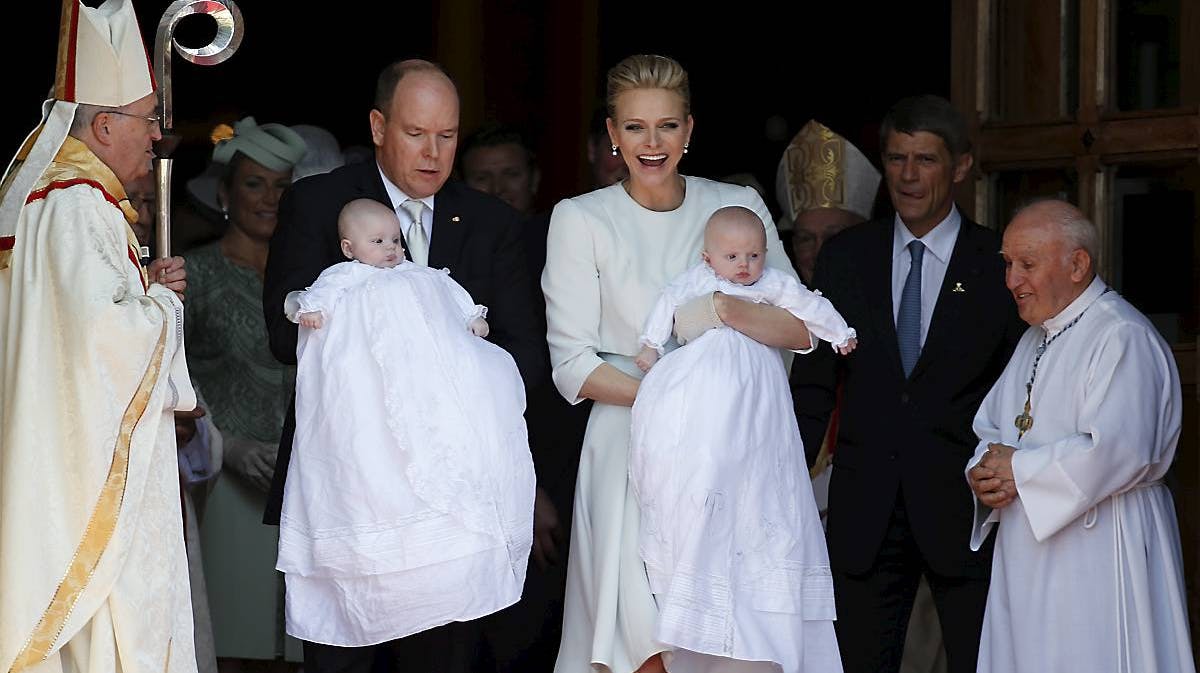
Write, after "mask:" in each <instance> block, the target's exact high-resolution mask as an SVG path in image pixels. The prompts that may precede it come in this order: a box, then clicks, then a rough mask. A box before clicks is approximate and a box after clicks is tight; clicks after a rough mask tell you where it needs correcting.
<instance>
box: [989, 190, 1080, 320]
mask: <svg viewBox="0 0 1200 673" xmlns="http://www.w3.org/2000/svg"><path fill="white" fill-rule="evenodd" d="M1098 248H1099V236H1098V235H1097V233H1096V226H1095V225H1094V224H1092V223H1091V222H1090V221H1089V220H1088V219H1087V218H1086V217H1084V215H1083V213H1082V212H1080V211H1079V209H1078V208H1076V207H1075V206H1072V205H1071V204H1069V203H1066V202H1065V201H1038V202H1035V203H1032V204H1030V205H1028V206H1026V207H1024V208H1022V209H1021V210H1020V211H1018V212H1017V214H1016V216H1015V217H1013V220H1012V222H1011V223H1009V225H1008V228H1007V229H1005V230H1004V245H1003V247H1002V249H1001V254H1002V255H1003V256H1004V261H1005V265H1006V267H1007V271H1006V275H1005V280H1006V282H1007V284H1008V289H1009V290H1010V291H1011V292H1012V294H1013V299H1014V300H1015V301H1016V302H1017V312H1018V313H1020V315H1021V319H1022V320H1024V321H1025V322H1027V323H1029V324H1030V325H1040V324H1042V323H1044V322H1045V321H1046V320H1048V319H1049V318H1052V317H1054V316H1056V315H1058V314H1059V313H1060V312H1061V311H1062V310H1063V309H1065V308H1066V307H1067V306H1068V305H1070V303H1071V302H1072V301H1074V300H1075V298H1076V297H1078V296H1079V295H1081V294H1083V291H1084V290H1086V289H1087V286H1088V285H1089V284H1091V282H1092V279H1093V278H1095V276H1096V266H1095V263H1096V251H1097V249H1098Z"/></svg>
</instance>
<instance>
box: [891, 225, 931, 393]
mask: <svg viewBox="0 0 1200 673" xmlns="http://www.w3.org/2000/svg"><path fill="white" fill-rule="evenodd" d="M908 254H909V255H911V256H912V266H911V267H909V269H908V278H907V279H906V280H905V281H904V290H903V291H902V292H901V293H900V310H899V311H898V312H897V314H896V340H897V341H898V342H899V346H900V364H902V365H903V366H904V375H905V376H906V377H907V376H911V375H912V370H913V367H915V366H917V358H919V357H920V356H921V259H922V258H923V257H924V256H925V244H924V243H922V242H920V241H915V240H914V241H911V242H909V244H908Z"/></svg>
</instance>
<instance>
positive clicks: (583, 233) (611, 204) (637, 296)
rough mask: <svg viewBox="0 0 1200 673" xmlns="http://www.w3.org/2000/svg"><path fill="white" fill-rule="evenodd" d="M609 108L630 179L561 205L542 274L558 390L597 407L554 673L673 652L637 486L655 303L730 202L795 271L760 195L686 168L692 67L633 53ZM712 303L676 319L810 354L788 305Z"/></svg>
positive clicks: (772, 261)
mask: <svg viewBox="0 0 1200 673" xmlns="http://www.w3.org/2000/svg"><path fill="white" fill-rule="evenodd" d="M607 103H608V115H609V117H608V133H609V138H610V140H611V143H612V144H611V151H612V152H614V153H615V154H618V155H620V156H621V157H622V158H623V159H624V161H625V165H626V166H627V167H628V168H629V177H628V178H627V179H625V180H623V181H621V182H619V183H617V184H615V185H612V186H611V187H605V188H603V189H599V190H596V191H594V192H590V193H588V194H584V195H582V196H578V197H575V198H573V199H567V200H565V201H562V202H561V203H559V204H558V205H557V206H556V207H555V209H554V213H553V215H552V217H551V220H550V232H549V236H548V240H547V248H546V269H545V271H544V273H543V274H542V289H543V291H544V292H545V294H546V317H547V323H548V333H547V339H548V341H549V345H550V355H551V364H552V365H553V368H554V369H553V375H554V382H555V385H556V386H557V387H558V390H559V392H560V393H561V394H562V395H563V397H565V398H566V399H567V400H568V401H571V402H578V401H581V400H583V399H591V400H595V402H596V404H595V405H594V406H593V408H592V413H591V418H590V419H589V421H588V429H587V435H586V437H585V439H584V446H583V453H582V456H581V458H580V466H579V481H578V485H577V487H576V491H575V520H574V525H573V528H572V533H571V552H570V560H569V564H568V570H567V593H566V606H565V614H564V617H563V636H562V644H561V645H560V648H559V654H558V661H557V664H556V666H555V671H556V673H591V672H592V671H595V670H600V671H608V672H610V673H632V672H634V671H637V672H638V673H652V672H657V671H663V670H665V668H664V661H663V657H662V656H661V654H662V653H663V652H669V650H670V648H669V647H668V646H666V645H663V644H661V643H659V642H657V641H656V640H655V637H654V633H655V626H656V619H657V610H656V608H655V600H654V596H653V594H652V593H651V590H650V584H649V581H648V580H647V576H646V570H645V566H644V565H643V563H642V560H641V558H640V557H639V555H638V521H639V513H638V509H637V502H636V500H635V499H634V495H633V493H632V491H631V490H630V486H629V478H628V453H629V431H630V406H631V405H632V404H633V400H634V398H635V396H636V395H637V390H638V384H639V382H640V379H641V371H640V370H639V369H638V367H637V366H636V365H635V364H634V358H635V357H636V356H637V354H638V351H639V349H640V346H639V344H638V336H639V333H640V331H641V328H642V324H643V323H644V322H645V319H646V315H647V313H649V311H650V307H651V306H652V305H653V303H654V301H655V299H656V297H657V296H658V294H659V292H660V291H661V290H662V288H663V287H664V286H666V284H667V282H669V281H670V279H672V278H674V277H675V276H677V275H679V274H680V273H682V272H683V271H684V270H685V269H687V268H688V267H690V266H692V265H693V264H694V263H695V262H696V261H697V260H698V259H699V258H700V257H699V255H700V248H701V245H702V239H703V234H704V224H705V222H706V221H707V220H708V218H709V216H711V215H712V214H713V213H714V212H715V211H716V210H717V209H718V208H721V207H723V206H729V205H740V206H744V207H746V208H749V209H750V210H752V211H754V212H755V213H756V214H758V216H759V217H760V218H761V219H762V220H763V222H764V223H765V224H766V227H767V240H768V252H767V264H768V265H769V266H771V267H773V268H776V269H780V270H781V271H784V272H786V273H789V274H792V275H794V273H795V272H794V271H792V269H791V265H790V264H789V262H788V259H787V256H786V255H785V254H784V251H783V246H782V244H781V243H780V242H779V236H778V234H777V232H776V230H775V225H774V223H773V221H772V219H771V216H770V213H769V212H768V211H767V208H766V206H765V205H764V204H763V201H762V199H761V197H759V195H758V194H757V193H756V192H755V191H754V190H753V189H750V188H749V187H737V186H733V185H726V184H722V183H718V182H713V181H710V180H704V179H701V178H694V177H685V176H683V175H680V174H679V171H678V166H679V161H680V160H681V159H682V158H683V155H684V154H686V153H687V151H688V145H689V142H690V140H691V136H692V126H693V124H692V116H691V114H690V109H689V107H690V93H689V89H688V79H687V73H686V72H685V71H684V69H683V68H682V67H681V66H680V65H679V64H678V63H677V62H675V61H673V60H671V59H669V58H665V57H662V56H646V55H639V56H630V57H629V58H626V59H625V60H623V61H621V62H620V63H618V64H617V65H616V66H615V67H613V69H612V70H610V71H609V73H608V100H607ZM704 299H705V300H707V301H706V303H703V304H701V305H699V306H693V305H689V306H687V307H684V309H681V312H682V311H688V312H689V313H697V310H696V309H697V308H699V309H700V310H699V311H698V313H699V314H701V315H703V314H706V313H707V314H708V315H709V316H710V318H712V319H713V320H714V321H715V320H716V319H719V320H720V321H722V322H724V323H725V324H726V325H728V326H730V327H733V328H734V329H737V330H739V331H741V332H743V333H744V334H746V335H748V336H750V337H752V338H754V339H755V340H757V341H760V342H762V343H764V344H767V345H770V346H775V347H778V348H785V349H806V348H808V347H809V335H808V331H807V329H806V328H805V326H804V323H803V322H801V321H800V320H798V319H796V318H795V317H793V316H792V315H791V314H790V313H788V312H787V311H785V310H783V309H780V308H777V307H773V306H768V305H762V304H752V303H749V302H744V301H741V300H738V299H735V298H732V297H728V296H725V295H722V294H716V295H715V296H712V297H711V298H710V297H705V298H704ZM713 324H714V325H715V324H716V323H715V322H714V323H713ZM671 654H674V653H671ZM671 654H668V656H667V659H668V663H669V664H670V666H671V669H672V670H678V669H679V666H676V665H675V664H674V663H671V662H670V659H671V658H672V657H671ZM724 661H725V662H726V663H730V662H729V660H724ZM677 663H683V662H682V661H679V662H677ZM710 663H719V662H710ZM685 668H690V667H685ZM691 670H695V669H691Z"/></svg>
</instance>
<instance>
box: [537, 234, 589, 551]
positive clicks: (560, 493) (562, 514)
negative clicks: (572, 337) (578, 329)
mask: <svg viewBox="0 0 1200 673" xmlns="http://www.w3.org/2000/svg"><path fill="white" fill-rule="evenodd" d="M549 229H550V213H540V214H535V215H530V216H528V217H526V218H525V220H524V223H523V228H522V231H523V235H524V240H525V254H526V260H527V261H528V263H529V275H530V276H531V277H532V278H533V279H534V288H533V292H532V294H531V299H530V301H532V302H533V304H534V306H535V307H536V310H537V313H538V321H539V329H540V330H541V333H542V334H543V335H544V334H545V333H546V296H545V295H544V294H542V287H541V277H542V270H543V269H545V267H546V235H547V233H548V231H549ZM542 351H543V355H544V357H545V358H546V361H545V362H546V369H545V375H544V376H542V378H541V380H540V381H538V382H537V383H531V384H530V385H529V386H527V388H526V389H527V390H528V391H529V395H528V399H527V401H526V412H525V418H526V419H527V420H528V425H529V450H530V451H531V452H532V453H533V462H534V465H535V466H537V480H538V486H540V487H542V488H543V489H545V491H546V493H547V494H549V496H550V498H551V500H553V501H554V506H555V508H556V509H557V510H558V518H559V522H560V525H561V527H562V529H563V531H564V532H566V531H569V530H570V527H571V526H570V523H571V514H572V509H573V506H574V497H575V478H576V475H577V474H578V472H579V454H580V451H581V449H582V447H583V434H584V431H585V430H586V428H587V421H588V415H589V414H590V413H591V411H592V402H591V400H585V401H583V402H581V403H579V404H569V403H568V402H567V401H566V400H564V399H563V397H562V395H560V394H559V393H558V389H557V388H555V387H554V382H553V381H552V380H551V378H550V352H549V349H548V348H546V342H545V339H543V340H542ZM566 539H569V537H568V538H566Z"/></svg>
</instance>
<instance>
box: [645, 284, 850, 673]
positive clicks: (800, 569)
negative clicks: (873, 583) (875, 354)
mask: <svg viewBox="0 0 1200 673" xmlns="http://www.w3.org/2000/svg"><path fill="white" fill-rule="evenodd" d="M715 291H720V292H722V293H725V294H728V295H731V296H735V297H739V298H742V299H748V300H750V301H754V302H756V303H767V304H771V305H774V306H779V307H781V308H785V309H787V310H788V311H790V312H791V313H792V314H793V315H795V316H796V317H797V318H800V319H801V320H804V321H805V324H806V325H808V329H809V332H810V333H811V334H812V335H814V336H813V342H814V344H815V343H816V340H817V338H818V337H819V338H823V339H825V340H827V341H830V342H831V343H833V344H837V345H844V344H845V343H846V341H848V340H849V339H851V338H853V337H854V336H855V333H854V330H853V329H850V328H849V327H847V325H846V321H845V320H843V319H842V316H841V315H839V314H838V312H837V311H836V310H834V308H833V305H832V304H830V303H829V300H828V299H825V298H823V297H821V296H820V295H818V294H816V293H814V292H811V291H809V290H808V289H806V288H805V287H804V286H803V285H802V284H801V283H800V281H798V280H796V278H794V277H793V276H791V275H790V274H787V273H784V272H782V271H779V270H776V269H770V268H768V269H766V270H764V272H763V275H762V277H761V278H759V280H758V281H757V282H755V283H754V284H753V285H739V284H736V283H731V282H729V281H728V280H724V279H722V278H721V277H719V276H717V274H716V273H714V272H713V270H712V268H711V267H709V266H708V264H706V263H704V262H701V263H699V264H696V265H695V266H693V267H692V268H690V269H688V270H687V271H686V272H684V273H683V274H681V275H680V276H678V277H676V278H675V279H674V280H673V281H672V282H671V283H670V284H669V285H668V286H667V287H666V289H665V290H664V291H663V293H662V295H661V296H660V297H659V300H658V302H657V303H656V304H655V306H654V308H653V309H651V311H650V315H649V317H648V318H647V319H646V325H645V330H644V331H643V333H642V337H641V343H642V344H643V345H646V346H650V347H652V348H655V349H656V350H658V351H659V352H660V353H661V352H662V351H663V346H664V344H665V343H666V342H667V341H668V340H669V339H670V336H671V327H672V324H673V318H674V314H675V310H676V309H677V308H678V307H679V306H681V305H682V304H684V303H686V302H687V301H689V300H690V299H692V298H694V297H698V296H701V295H704V294H709V293H712V292H715ZM632 415H633V429H632V442H631V445H630V454H629V477H630V483H631V484H632V486H633V489H634V493H635V494H636V495H637V498H638V504H639V506H640V510H641V532H640V539H639V544H638V548H639V551H640V553H641V555H642V559H643V560H644V561H645V563H646V572H647V574H648V576H649V579H650V589H651V591H652V592H653V593H654V595H655V599H656V601H657V603H658V611H659V615H658V623H657V624H656V628H655V632H654V637H655V639H656V640H658V641H659V642H661V643H664V644H667V645H671V646H672V647H675V648H679V649H678V650H676V652H674V653H673V656H672V657H671V661H670V662H669V663H668V670H670V671H671V672H672V673H676V672H677V671H683V672H691V671H709V670H720V668H719V667H720V666H722V665H724V666H730V665H733V664H732V662H729V661H728V660H729V659H737V660H741V661H739V662H738V664H737V665H738V666H739V667H740V668H739V670H745V671H757V670H763V671H779V670H780V669H782V671H783V673H799V672H800V671H823V672H831V671H840V670H841V657H840V655H839V653H838V648H837V640H836V638H835V636H834V632H833V619H834V606H833V578H832V576H831V575H830V571H829V556H828V553H827V552H826V550H825V531H824V529H823V528H822V527H821V518H820V515H819V514H818V512H817V507H816V503H815V501H814V500H813V494H812V487H811V485H810V483H809V478H808V470H807V469H806V467H805V464H804V446H803V444H802V443H801V441H800V432H799V430H798V429H797V427H796V415H795V411H794V409H793V407H792V396H791V391H790V389H789V388H788V381H787V372H786V371H785V369H784V364H783V359H782V358H781V356H780V353H779V351H778V350H776V349H774V348H771V347H770V346H765V345H763V344H761V343H759V342H757V341H755V340H753V339H751V338H750V337H748V336H746V335H744V334H742V333H741V332H738V331H737V330H734V329H732V328H730V327H720V328H717V329H713V330H709V331H708V332H705V333H704V334H702V335H701V336H700V337H698V338H696V339H695V340H693V341H690V342H689V343H688V344H687V345H686V346H684V347H682V348H679V349H677V350H674V351H672V352H670V353H667V354H666V356H665V357H663V358H662V359H661V360H660V361H659V362H658V363H657V364H655V365H654V367H653V368H652V369H651V370H650V371H649V372H648V373H647V374H646V377H645V378H644V379H643V380H642V384H641V387H640V388H639V389H638V394H637V400H636V401H635V402H634V404H633V414H632ZM683 650H687V651H688V652H684V651H683ZM697 655H712V657H721V658H725V661H724V662H721V661H714V660H711V659H710V658H707V657H701V656H697Z"/></svg>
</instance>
